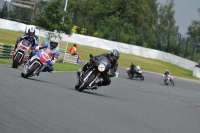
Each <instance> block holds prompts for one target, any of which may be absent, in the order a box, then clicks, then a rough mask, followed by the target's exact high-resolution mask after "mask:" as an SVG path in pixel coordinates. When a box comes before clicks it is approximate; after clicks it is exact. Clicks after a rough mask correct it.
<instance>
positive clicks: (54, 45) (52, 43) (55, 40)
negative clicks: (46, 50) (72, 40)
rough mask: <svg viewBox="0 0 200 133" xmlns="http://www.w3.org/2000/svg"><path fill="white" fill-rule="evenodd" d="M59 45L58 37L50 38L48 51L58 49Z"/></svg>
mask: <svg viewBox="0 0 200 133" xmlns="http://www.w3.org/2000/svg"><path fill="white" fill-rule="evenodd" d="M59 43H60V38H59V37H52V38H51V39H50V49H51V50H53V49H55V48H57V47H58V44H59Z"/></svg>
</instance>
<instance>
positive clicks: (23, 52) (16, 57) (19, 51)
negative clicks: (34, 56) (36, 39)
mask: <svg viewBox="0 0 200 133" xmlns="http://www.w3.org/2000/svg"><path fill="white" fill-rule="evenodd" d="M31 46H32V44H31V43H30V42H29V41H27V40H22V41H20V42H18V45H17V48H16V49H15V51H14V53H13V55H12V60H13V62H12V68H17V67H18V66H19V65H21V64H23V63H24V61H27V60H28V58H29V54H30V52H31Z"/></svg>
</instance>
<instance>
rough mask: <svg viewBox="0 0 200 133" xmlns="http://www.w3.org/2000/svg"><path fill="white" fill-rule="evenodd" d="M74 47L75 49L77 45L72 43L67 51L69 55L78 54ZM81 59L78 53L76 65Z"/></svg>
mask: <svg viewBox="0 0 200 133" xmlns="http://www.w3.org/2000/svg"><path fill="white" fill-rule="evenodd" d="M76 49H77V46H76V44H74V45H73V46H72V47H71V48H70V50H69V53H70V54H71V55H78V54H77V53H76ZM81 59H82V57H81V56H80V55H78V59H77V65H79V63H80V60H81Z"/></svg>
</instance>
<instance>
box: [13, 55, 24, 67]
mask: <svg viewBox="0 0 200 133" xmlns="http://www.w3.org/2000/svg"><path fill="white" fill-rule="evenodd" d="M21 57H22V55H21V54H17V57H16V58H14V60H13V63H12V68H17V67H18V65H19V60H20V59H21Z"/></svg>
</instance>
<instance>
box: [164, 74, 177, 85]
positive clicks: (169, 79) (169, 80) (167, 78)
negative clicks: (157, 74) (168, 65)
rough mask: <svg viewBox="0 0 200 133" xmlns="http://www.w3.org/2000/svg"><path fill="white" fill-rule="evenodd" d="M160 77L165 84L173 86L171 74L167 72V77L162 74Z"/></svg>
mask: <svg viewBox="0 0 200 133" xmlns="http://www.w3.org/2000/svg"><path fill="white" fill-rule="evenodd" d="M162 77H163V80H164V83H165V84H166V85H172V86H174V81H173V80H172V79H173V76H172V74H168V75H167V77H165V75H164V74H163V75H162Z"/></svg>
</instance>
